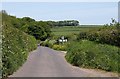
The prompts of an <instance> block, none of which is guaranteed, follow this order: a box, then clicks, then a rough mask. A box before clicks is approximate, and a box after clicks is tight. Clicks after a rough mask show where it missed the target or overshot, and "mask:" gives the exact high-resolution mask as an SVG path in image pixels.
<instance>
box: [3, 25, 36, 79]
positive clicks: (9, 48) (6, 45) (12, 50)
mask: <svg viewBox="0 0 120 79" xmlns="http://www.w3.org/2000/svg"><path fill="white" fill-rule="evenodd" d="M36 46H37V45H36V39H35V38H34V37H33V36H30V35H27V34H26V33H24V32H22V31H20V30H18V29H17V28H13V27H11V26H10V24H3V36H2V53H3V54H2V64H3V67H2V77H3V78H5V77H7V76H8V75H11V74H12V73H13V72H15V71H16V70H17V69H18V68H19V67H20V66H22V64H23V63H24V62H25V61H26V59H27V56H28V52H30V51H32V50H34V49H36Z"/></svg>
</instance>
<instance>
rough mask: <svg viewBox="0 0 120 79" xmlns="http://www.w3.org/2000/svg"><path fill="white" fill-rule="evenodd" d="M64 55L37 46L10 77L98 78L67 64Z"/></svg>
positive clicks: (96, 75)
mask: <svg viewBox="0 0 120 79" xmlns="http://www.w3.org/2000/svg"><path fill="white" fill-rule="evenodd" d="M64 56H65V53H63V52H60V51H56V50H53V49H50V48H47V47H42V46H39V47H38V48H37V49H36V50H35V51H33V52H31V53H30V54H29V56H28V59H27V61H26V62H25V63H24V64H23V66H22V67H20V68H19V69H18V70H17V71H16V72H15V73H13V75H10V77H100V76H102V75H100V74H95V73H89V72H86V71H83V70H81V69H80V68H78V67H74V66H72V65H71V64H69V63H68V62H67V61H66V60H65V58H64Z"/></svg>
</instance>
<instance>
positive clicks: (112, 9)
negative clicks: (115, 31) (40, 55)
mask: <svg viewBox="0 0 120 79" xmlns="http://www.w3.org/2000/svg"><path fill="white" fill-rule="evenodd" d="M2 9H4V10H6V11H7V12H8V14H10V15H15V16H17V17H25V16H29V17H31V18H33V19H35V20H55V21H57V20H78V21H80V24H107V23H110V22H111V18H115V19H116V20H117V18H118V3H117V2H4V3H2Z"/></svg>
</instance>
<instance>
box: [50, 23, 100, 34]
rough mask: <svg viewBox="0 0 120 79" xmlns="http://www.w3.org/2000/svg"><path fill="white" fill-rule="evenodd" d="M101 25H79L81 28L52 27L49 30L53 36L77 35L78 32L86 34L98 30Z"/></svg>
mask: <svg viewBox="0 0 120 79" xmlns="http://www.w3.org/2000/svg"><path fill="white" fill-rule="evenodd" d="M100 26H101V25H81V26H76V27H75V26H64V27H54V28H52V29H51V31H52V33H53V34H54V35H55V36H67V35H72V34H79V33H80V32H87V31H89V30H92V29H93V30H95V29H98V28H100Z"/></svg>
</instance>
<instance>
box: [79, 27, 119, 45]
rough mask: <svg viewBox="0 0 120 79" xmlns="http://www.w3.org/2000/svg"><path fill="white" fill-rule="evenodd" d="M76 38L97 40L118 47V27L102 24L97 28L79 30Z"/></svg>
mask: <svg viewBox="0 0 120 79" xmlns="http://www.w3.org/2000/svg"><path fill="white" fill-rule="evenodd" d="M77 39H78V40H82V39H87V40H90V41H95V42H99V43H102V44H110V45H114V46H119V47H120V42H119V40H120V29H117V27H115V26H112V27H110V26H104V27H102V28H100V29H99V30H91V31H89V32H81V33H80V34H79V35H78V38H77Z"/></svg>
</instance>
